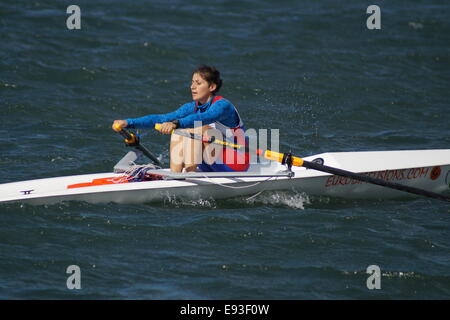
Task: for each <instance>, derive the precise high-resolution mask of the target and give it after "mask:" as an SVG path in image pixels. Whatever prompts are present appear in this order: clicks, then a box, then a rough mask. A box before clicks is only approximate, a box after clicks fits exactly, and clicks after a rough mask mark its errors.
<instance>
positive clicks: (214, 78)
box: [192, 64, 222, 94]
mask: <svg viewBox="0 0 450 320" xmlns="http://www.w3.org/2000/svg"><path fill="white" fill-rule="evenodd" d="M196 73H198V74H199V75H200V76H201V77H202V78H203V79H205V81H207V82H208V83H209V84H210V85H211V84H213V83H215V84H216V86H217V87H216V90H214V92H213V93H214V94H215V93H217V92H219V90H220V87H222V79H220V72H219V70H217V69H216V68H214V67H212V66H207V65H204V64H202V65H201V66H198V67H197V69H195V70H194V71H193V72H192V75H194V74H196Z"/></svg>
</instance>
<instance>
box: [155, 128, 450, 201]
mask: <svg viewBox="0 0 450 320" xmlns="http://www.w3.org/2000/svg"><path fill="white" fill-rule="evenodd" d="M155 129H156V130H158V131H160V130H161V124H159V123H157V124H156V125H155ZM172 133H174V134H177V135H181V136H185V137H188V138H191V139H196V140H200V141H202V142H206V143H214V144H218V145H221V146H225V147H228V148H233V149H235V150H241V151H243V152H249V153H255V154H257V155H258V156H263V157H264V158H266V159H268V160H272V161H278V162H280V163H282V164H286V165H288V167H289V168H290V167H291V166H296V167H305V168H308V169H314V170H317V171H322V172H327V173H331V174H334V175H338V176H342V177H349V178H352V179H354V180H358V181H363V182H368V183H372V184H376V185H379V186H383V187H387V188H391V189H396V190H401V191H404V192H409V193H413V194H416V195H421V196H425V197H429V198H434V199H438V200H443V201H446V202H450V197H448V196H445V195H442V194H439V193H436V192H431V191H427V190H423V189H419V188H415V187H410V186H406V185H404V184H400V183H395V182H390V181H385V180H382V179H378V178H373V177H370V176H368V175H365V174H359V173H354V172H351V171H347V170H342V169H338V168H333V167H329V166H325V165H323V164H319V163H315V162H310V161H306V160H304V159H302V158H299V157H295V156H292V155H291V154H290V153H279V152H274V151H270V150H263V149H250V148H248V147H247V146H245V145H240V144H235V143H230V142H227V141H222V140H219V139H215V138H214V137H208V136H202V135H198V134H194V133H192V132H187V131H183V130H173V131H172Z"/></svg>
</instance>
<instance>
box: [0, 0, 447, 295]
mask: <svg viewBox="0 0 450 320" xmlns="http://www.w3.org/2000/svg"><path fill="white" fill-rule="evenodd" d="M72 4H76V5H78V6H79V7H80V9H81V29H79V30H77V29H74V30H69V29H68V28H67V25H66V20H67V18H68V17H69V14H67V13H66V9H67V7H68V6H69V5H72ZM369 4H371V3H369V2H361V1H331V0H326V1H293V0H292V1H287V0H280V1H268V0H265V1H256V0H250V1H249V0H240V1H233V0H230V1H225V0H222V1H206V0H205V1H203V0H202V1H182V0H160V1H117V0H110V1H86V0H77V1H40V0H35V1H27V0H15V1H7V0H0V124H1V125H0V183H6V182H12V181H20V180H28V179H34V178H43V177H50V176H61V175H73V174H84V173H94V172H108V171H111V170H112V167H113V166H114V164H115V163H116V162H117V161H118V160H119V159H120V158H121V157H122V155H123V154H124V153H125V152H126V151H127V150H126V148H125V147H124V144H123V142H122V141H121V138H120V137H119V136H118V135H117V134H116V133H115V132H113V131H112V130H111V123H112V121H113V120H115V119H124V118H129V117H138V116H143V115H147V114H152V113H165V112H170V111H173V110H175V109H176V108H177V107H178V106H180V105H181V104H183V103H185V102H187V101H189V100H190V99H191V96H190V93H189V85H190V76H191V72H192V70H193V69H194V68H195V67H196V66H197V65H199V64H201V63H205V64H211V65H214V66H216V67H217V68H218V69H219V70H220V71H221V73H222V77H223V80H224V85H223V88H222V89H221V92H220V93H221V95H223V96H225V97H226V98H227V99H229V100H230V101H232V102H233V104H235V105H236V106H237V107H238V109H239V112H240V114H241V116H242V117H243V119H244V121H245V123H246V126H247V127H248V128H256V129H259V128H267V129H271V128H272V129H280V148H281V149H282V150H292V151H293V153H294V154H296V155H299V156H306V155H312V154H316V153H321V152H327V151H335V152H337V151H365V150H409V149H445V148H449V147H450V112H449V111H450V106H449V101H450V90H449V88H450V19H449V18H450V4H449V2H448V1H437V0H431V1H430V0H427V1H425V0H421V1H377V3H376V4H377V5H378V6H379V7H380V9H381V29H380V30H376V29H374V30H369V29H368V28H367V26H366V20H367V19H368V18H369V16H370V14H367V13H366V10H367V7H368V6H369ZM142 141H143V142H144V143H145V145H146V146H147V147H148V148H149V149H151V150H152V151H153V152H154V153H156V154H157V155H159V156H160V157H161V158H162V160H163V162H164V163H165V164H166V165H167V164H168V160H169V159H168V146H169V139H168V137H167V136H164V135H160V134H158V133H156V132H151V131H146V132H143V134H142ZM449 231H450V206H449V205H448V204H446V203H444V202H440V201H437V200H432V199H427V198H415V199H410V200H406V199H398V200H381V199H380V200H342V199H331V198H325V197H312V196H308V195H307V194H304V193H302V192H298V191H283V192H265V193H262V194H260V195H258V196H256V197H254V198H249V197H244V196H242V197H239V198H234V199H227V200H217V199H199V200H197V201H182V200H177V199H167V200H166V201H163V202H161V203H153V204H141V205H119V204H101V205H94V204H89V203H84V202H68V203H61V204H57V205H48V206H31V205H23V204H1V205H0V299H449V298H450V232H449ZM70 265H77V266H79V268H80V270H81V289H73V290H69V289H68V288H67V285H66V284H67V279H68V277H69V276H70V274H68V273H66V270H67V268H68V266H70ZM370 265H377V266H379V268H380V271H381V279H380V289H372V290H369V289H368V287H367V279H368V277H369V274H368V273H367V272H366V270H367V268H368V267H369V266H370Z"/></svg>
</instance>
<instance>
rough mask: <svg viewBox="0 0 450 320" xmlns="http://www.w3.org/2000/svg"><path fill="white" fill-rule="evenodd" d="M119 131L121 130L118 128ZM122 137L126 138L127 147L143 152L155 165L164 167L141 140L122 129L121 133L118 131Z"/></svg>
mask: <svg viewBox="0 0 450 320" xmlns="http://www.w3.org/2000/svg"><path fill="white" fill-rule="evenodd" d="M117 129H119V128H117ZM117 132H118V133H119V134H120V135H121V136H122V137H124V138H125V143H126V144H127V145H129V146H130V147H134V148H136V149H137V150H139V151H141V152H142V153H143V154H144V155H145V156H147V157H148V158H149V159H150V160H152V161H153V163H154V164H156V165H158V166H162V164H161V162H160V161H159V160H158V158H157V157H156V156H155V155H153V153H151V152H150V151H149V150H148V149H147V148H146V147H144V146H143V145H142V144H141V143H140V142H139V138H138V137H137V136H136V135H135V134H133V133H131V132H129V131H127V130H126V129H124V128H120V130H119V131H117Z"/></svg>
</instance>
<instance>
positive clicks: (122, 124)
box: [112, 120, 128, 132]
mask: <svg viewBox="0 0 450 320" xmlns="http://www.w3.org/2000/svg"><path fill="white" fill-rule="evenodd" d="M127 126H128V122H127V120H114V122H113V124H112V128H113V130H114V131H116V132H119V131H120V130H122V129H123V128H126V127H127Z"/></svg>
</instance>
